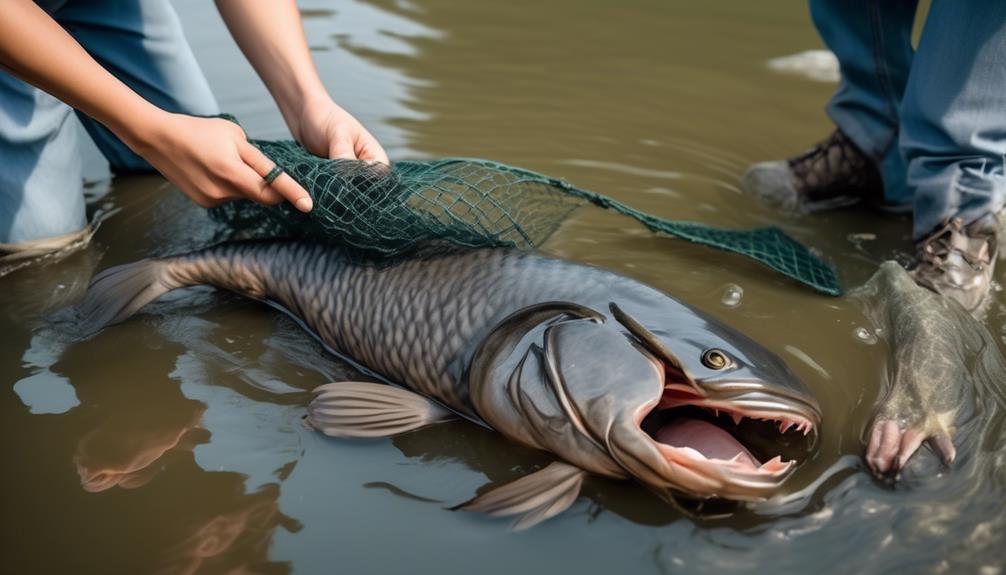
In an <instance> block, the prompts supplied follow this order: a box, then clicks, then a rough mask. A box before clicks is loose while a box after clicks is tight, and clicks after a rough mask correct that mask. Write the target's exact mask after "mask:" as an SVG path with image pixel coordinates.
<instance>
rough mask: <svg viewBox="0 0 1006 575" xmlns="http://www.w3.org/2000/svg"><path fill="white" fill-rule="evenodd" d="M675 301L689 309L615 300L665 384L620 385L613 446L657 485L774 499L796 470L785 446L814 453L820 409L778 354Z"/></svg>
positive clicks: (614, 314)
mask: <svg viewBox="0 0 1006 575" xmlns="http://www.w3.org/2000/svg"><path fill="white" fill-rule="evenodd" d="M675 304H676V305H679V306H681V307H680V308H678V309H673V310H667V309H666V308H665V309H661V308H660V307H659V306H656V309H652V308H650V309H643V308H641V307H639V306H635V307H632V305H631V302H627V304H626V305H625V306H624V307H622V306H620V305H619V304H618V303H611V304H610V305H609V310H610V317H611V318H613V319H614V320H615V322H617V325H618V326H619V327H620V328H621V329H622V331H623V333H624V334H625V336H626V337H628V338H629V339H630V341H632V342H633V344H634V345H635V346H636V347H637V348H638V349H639V350H640V353H643V354H646V355H648V357H649V359H650V360H651V361H653V362H654V364H655V365H656V369H657V370H658V371H660V373H661V377H660V380H661V381H660V385H659V386H658V388H657V389H654V386H652V385H646V393H641V392H635V391H634V392H632V393H625V392H623V391H621V389H622V388H623V387H626V386H628V387H629V388H633V389H634V388H636V387H641V386H640V384H638V383H636V382H626V381H622V382H617V383H616V384H615V387H616V389H617V390H618V391H614V392H613V395H614V397H615V398H616V399H615V403H616V404H617V405H618V407H616V408H615V409H613V410H612V411H613V413H615V414H617V415H615V416H614V417H615V419H613V420H611V421H609V422H605V423H603V425H606V426H608V428H609V431H608V432H607V436H606V446H607V448H608V451H609V453H611V454H612V456H613V457H614V458H615V459H616V460H617V461H618V462H619V463H620V464H621V465H622V466H623V467H624V468H625V469H626V470H627V471H629V473H630V474H631V475H633V476H635V477H637V478H639V479H640V480H642V481H644V482H645V483H647V484H649V485H651V486H653V487H655V488H657V489H667V490H670V491H674V492H681V493H685V494H688V495H691V496H694V497H700V498H708V497H719V498H724V499H733V500H747V501H750V500H761V499H765V498H767V497H769V496H771V495H773V494H774V493H776V492H777V491H778V490H779V489H780V487H781V486H782V484H783V482H784V481H785V480H786V479H787V478H788V477H789V476H790V475H791V474H792V473H793V471H795V469H796V465H797V461H796V458H790V459H788V460H787V459H784V456H783V455H782V452H783V451H786V452H792V451H794V450H795V451H802V452H804V453H806V452H807V451H809V449H810V447H811V445H812V442H813V439H815V438H816V433H817V430H818V428H819V426H820V423H821V410H820V407H819V406H818V404H817V402H816V400H815V399H814V397H813V396H812V395H811V393H810V391H809V390H808V389H807V388H806V387H805V386H804V385H803V383H801V382H800V380H799V379H798V378H797V377H796V376H795V375H794V374H793V373H792V372H791V371H790V369H789V368H788V367H787V365H786V364H785V362H783V361H782V359H781V358H779V357H778V356H777V355H775V354H774V353H772V352H771V351H769V350H768V349H766V348H765V347H764V346H762V345H760V344H758V343H757V342H755V341H754V340H752V339H751V338H749V337H747V336H745V335H744V334H742V333H740V332H738V331H737V330H735V329H733V328H731V327H729V326H727V325H725V324H723V323H721V322H719V321H717V320H716V319H715V318H712V317H709V316H707V315H705V314H703V313H701V312H699V311H697V310H694V309H692V308H689V307H687V306H683V305H681V304H677V302H675ZM630 307H631V308H632V309H633V313H630V312H629V311H628V309H629V308H630ZM661 312H663V313H661ZM644 318H645V319H644ZM808 436H810V437H809V438H808Z"/></svg>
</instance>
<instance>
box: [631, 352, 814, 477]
mask: <svg viewBox="0 0 1006 575" xmlns="http://www.w3.org/2000/svg"><path fill="white" fill-rule="evenodd" d="M667 377H668V382H667V383H666V384H665V387H664V391H663V394H662V396H661V398H660V401H659V403H658V404H657V406H656V407H655V408H654V409H653V410H652V411H650V413H649V414H648V415H646V417H645V418H644V419H643V420H642V422H641V424H640V426H641V428H642V430H643V431H644V432H645V433H646V434H647V435H648V436H649V437H650V438H651V439H653V440H654V442H655V443H656V445H657V448H658V449H659V450H660V452H661V454H662V455H664V457H665V458H666V459H667V460H668V462H669V463H675V464H685V465H686V466H688V467H689V468H691V469H693V470H694V471H696V472H700V473H702V474H703V475H711V474H715V475H720V476H728V477H735V478H747V479H754V478H756V477H760V478H762V479H765V480H769V479H773V478H774V479H776V480H778V481H779V482H781V481H782V479H784V478H785V477H786V476H788V475H789V473H790V472H791V471H792V470H793V468H794V466H795V465H796V460H797V458H798V457H799V454H801V453H806V451H807V446H808V439H807V436H808V434H810V433H811V432H812V431H815V430H816V428H815V425H816V422H817V421H819V417H818V416H817V415H816V412H815V411H814V410H813V408H811V407H810V406H809V405H803V404H802V403H803V402H801V401H800V400H797V399H795V398H790V397H786V396H784V395H774V394H772V393H771V392H770V391H769V390H768V388H767V387H766V386H765V385H764V384H761V383H758V384H753V383H744V382H738V383H734V384H718V386H717V389H715V390H714V393H708V394H703V393H701V392H699V391H697V390H696V388H695V387H693V386H692V385H690V384H689V383H687V382H686V381H684V380H683V376H682V375H681V374H679V373H673V370H671V369H668V373H667Z"/></svg>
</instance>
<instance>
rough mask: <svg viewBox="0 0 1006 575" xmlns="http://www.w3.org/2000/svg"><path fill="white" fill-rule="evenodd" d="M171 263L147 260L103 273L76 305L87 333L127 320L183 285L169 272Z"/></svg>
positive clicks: (168, 261) (93, 281)
mask: <svg viewBox="0 0 1006 575" xmlns="http://www.w3.org/2000/svg"><path fill="white" fill-rule="evenodd" d="M169 267H170V260H163V259H145V260H140V261H137V262H133V263H129V264H124V265H120V266H115V267H112V268H108V269H107V270H104V271H102V272H101V273H99V274H98V275H96V276H95V277H94V279H93V280H91V285H90V286H89V287H88V288H87V294H85V295H84V300H83V301H82V302H81V303H80V304H79V305H78V306H77V311H78V317H79V319H80V322H81V323H80V325H81V327H82V329H83V330H84V331H85V333H95V332H97V331H99V330H101V329H102V328H104V327H105V326H108V325H111V324H114V323H119V322H121V321H123V320H126V319H128V318H129V317H130V316H132V315H133V314H134V313H136V312H137V311H139V310H140V308H142V307H143V306H145V305H147V304H148V303H150V302H152V301H154V300H155V299H157V298H159V297H161V296H162V295H164V294H165V293H167V292H169V291H171V290H173V289H176V288H180V287H184V285H185V284H184V283H183V282H180V281H178V280H177V279H176V278H175V277H174V276H173V274H171V273H169Z"/></svg>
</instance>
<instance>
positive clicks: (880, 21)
mask: <svg viewBox="0 0 1006 575" xmlns="http://www.w3.org/2000/svg"><path fill="white" fill-rule="evenodd" d="M917 4H918V2H917V0H894V1H879V0H870V1H867V2H861V3H856V4H850V3H848V2H843V1H842V0H811V2H810V8H811V15H812V17H813V19H814V24H815V26H816V27H817V29H818V32H819V33H820V34H821V39H822V40H824V42H825V44H827V46H828V48H829V49H831V51H832V52H834V53H835V55H836V56H837V57H838V60H839V63H840V65H841V70H842V79H841V83H840V84H839V87H838V89H837V90H836V91H835V95H834V96H833V97H832V99H831V101H830V102H829V103H828V108H827V111H828V115H829V116H830V117H831V119H832V121H833V122H834V123H835V126H836V127H837V129H836V130H835V132H834V133H833V134H832V135H831V137H829V138H827V139H825V140H824V141H822V142H821V143H819V144H817V145H816V146H814V147H812V148H810V149H809V150H807V151H806V152H804V153H802V154H799V155H797V156H793V157H791V158H789V159H787V160H782V161H774V162H764V163H761V164H755V165H754V166H752V167H751V168H750V169H749V170H748V172H747V173H745V174H744V180H743V188H744V190H745V191H747V192H749V193H751V194H753V195H756V196H759V197H761V198H763V199H765V200H766V201H768V202H769V203H772V204H775V205H777V206H779V207H781V208H784V209H788V210H797V211H816V210H823V209H830V208H836V207H842V206H846V205H849V204H852V203H856V202H859V201H864V200H865V201H867V202H870V203H873V204H878V205H884V206H885V207H890V208H893V207H900V206H907V204H908V202H909V201H910V196H909V191H908V189H907V187H906V186H905V164H904V162H903V160H902V158H901V154H900V151H899V149H898V145H897V142H898V132H899V125H900V123H899V119H898V118H899V114H900V105H901V100H902V95H903V94H904V91H905V85H906V82H907V80H908V75H909V70H910V68H911V66H912V55H913V52H912V45H911V34H912V24H913V22H914V19H915V13H916V8H917Z"/></svg>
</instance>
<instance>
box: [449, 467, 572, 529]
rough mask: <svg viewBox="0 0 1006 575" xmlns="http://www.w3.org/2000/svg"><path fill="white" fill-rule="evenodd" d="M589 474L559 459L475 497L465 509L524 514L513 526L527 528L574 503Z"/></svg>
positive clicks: (502, 514)
mask: <svg viewBox="0 0 1006 575" xmlns="http://www.w3.org/2000/svg"><path fill="white" fill-rule="evenodd" d="M586 475H587V472H586V471H584V470H582V469H580V468H579V467H574V466H572V465H570V464H568V463H563V462H561V461H555V462H553V463H551V464H549V465H548V466H547V467H545V468H544V469H541V470H539V471H536V472H534V473H532V474H530V475H525V476H524V477H521V478H520V479H517V480H516V481H511V482H510V483H507V484H506V485H503V486H502V487H497V488H496V489H493V490H492V491H489V492H487V493H483V494H482V495H479V496H478V497H475V498H474V499H472V500H471V501H469V502H467V503H465V504H463V505H462V506H461V509H463V510H465V511H478V512H481V513H486V514H489V515H491V516H493V517H509V516H512V515H520V518H519V519H518V520H517V522H516V523H514V525H513V528H514V529H515V530H518V531H519V530H522V529H527V528H529V527H533V526H535V525H537V524H538V523H541V522H542V521H545V520H546V519H548V518H550V517H554V516H556V515H558V514H559V513H562V512H563V511H565V510H566V508H567V507H569V506H570V505H572V504H573V502H574V501H576V498H577V496H578V495H579V494H580V487H581V486H582V485H583V478H584V476H586Z"/></svg>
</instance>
